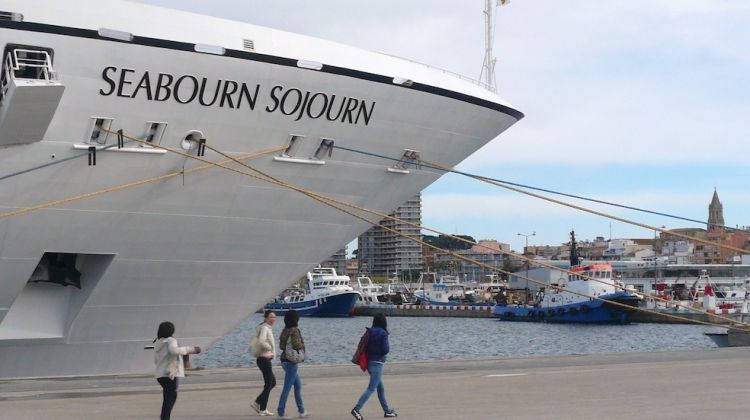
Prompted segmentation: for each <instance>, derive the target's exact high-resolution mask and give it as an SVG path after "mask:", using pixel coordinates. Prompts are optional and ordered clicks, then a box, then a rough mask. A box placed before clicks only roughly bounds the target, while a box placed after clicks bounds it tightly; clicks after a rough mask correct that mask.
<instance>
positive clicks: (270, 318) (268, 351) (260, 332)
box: [253, 311, 276, 416]
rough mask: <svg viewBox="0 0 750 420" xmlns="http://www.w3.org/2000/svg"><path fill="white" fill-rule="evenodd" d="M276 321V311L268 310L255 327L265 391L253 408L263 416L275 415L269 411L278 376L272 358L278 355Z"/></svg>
mask: <svg viewBox="0 0 750 420" xmlns="http://www.w3.org/2000/svg"><path fill="white" fill-rule="evenodd" d="M275 323H276V313H274V312H273V311H266V312H264V313H263V322H261V323H260V324H259V325H258V326H257V327H256V328H255V334H256V337H257V338H258V345H257V349H256V359H255V362H256V363H257V364H258V368H259V369H260V371H261V373H263V391H261V393H260V395H258V397H257V398H256V399H255V401H254V402H253V410H255V412H256V413H258V414H260V415H261V416H273V413H272V412H270V411H268V410H267V409H266V408H267V406H268V396H269V395H270V394H271V389H273V387H275V386H276V377H275V376H273V370H272V369H271V360H273V358H274V357H276V343H275V342H274V339H273V324H275Z"/></svg>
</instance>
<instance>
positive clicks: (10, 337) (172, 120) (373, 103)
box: [0, 0, 523, 378]
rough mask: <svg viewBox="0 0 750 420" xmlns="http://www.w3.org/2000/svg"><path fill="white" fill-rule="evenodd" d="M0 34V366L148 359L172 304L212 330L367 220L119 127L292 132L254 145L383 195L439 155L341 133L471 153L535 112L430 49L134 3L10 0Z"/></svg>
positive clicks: (377, 198)
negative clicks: (437, 61)
mask: <svg viewBox="0 0 750 420" xmlns="http://www.w3.org/2000/svg"><path fill="white" fill-rule="evenodd" d="M0 45H1V46H2V47H3V49H2V54H3V56H2V63H3V64H2V81H1V84H0V88H1V90H0V377H4V378H10V377H31V376H58V375H80V374H106V373H128V372H148V371H150V370H151V369H152V368H153V366H152V364H153V361H152V359H153V356H152V354H151V352H150V351H145V350H144V349H143V348H144V346H146V345H149V344H150V343H151V341H152V340H153V338H154V336H155V334H156V328H157V326H158V324H159V322H161V321H164V320H170V321H173V322H174V323H175V325H176V328H177V336H178V337H179V339H180V342H181V343H182V344H184V345H199V346H202V347H204V348H205V347H206V346H208V345H210V344H211V343H212V342H214V341H215V340H216V339H218V338H219V337H221V336H222V335H223V334H225V333H226V332H227V331H229V330H230V329H231V328H232V327H233V326H235V325H236V324H237V323H238V322H240V321H241V320H243V319H245V318H246V317H248V316H249V315H251V314H252V313H253V312H255V311H256V310H257V309H258V308H260V307H261V306H262V305H263V304H264V303H265V302H267V301H268V300H269V299H271V298H273V296H275V295H276V294H277V293H279V292H280V291H281V290H283V289H284V288H285V287H286V286H288V285H289V284H291V283H292V282H293V281H295V280H296V279H298V278H300V277H301V276H302V275H304V274H305V272H307V271H309V270H310V269H311V268H312V267H314V266H315V265H316V264H318V263H319V262H320V261H322V260H324V259H325V258H326V257H328V256H330V255H331V254H333V253H334V252H335V251H336V250H338V249H340V248H341V247H342V246H343V245H344V244H345V243H347V242H349V241H350V240H352V239H353V238H355V237H356V236H357V235H359V234H360V233H362V232H364V231H365V230H366V229H368V228H369V226H368V224H367V223H364V222H362V221H359V220H356V219H354V218H352V217H351V216H348V215H346V214H343V213H341V212H338V211H336V210H334V209H331V208H329V207H327V206H324V205H322V204H320V203H318V202H316V201H314V200H312V199H310V198H308V197H306V196H304V195H302V194H300V193H297V192H294V191H291V190H288V189H284V188H282V187H278V186H274V185H272V184H269V183H264V182H262V181H259V180H255V179H252V178H249V177H246V176H243V175H240V174H237V173H232V172H229V171H227V170H225V169H221V168H215V167H214V168H210V169H205V170H199V171H194V172H191V171H190V170H191V169H195V168H197V167H199V166H201V165H203V164H202V163H200V162H196V161H194V160H192V159H189V158H186V157H184V156H179V155H177V154H174V153H171V152H167V151H165V150H162V149H158V148H155V147H149V146H147V145H146V146H143V145H142V144H138V143H135V142H128V143H126V144H124V145H123V146H124V147H121V148H118V147H117V143H118V141H117V135H114V134H111V133H112V132H116V131H117V130H123V132H124V133H125V134H126V135H131V136H134V137H137V138H140V139H143V140H145V141H148V142H151V143H153V144H158V145H161V146H164V147H169V148H174V149H180V150H187V152H189V153H191V154H193V155H195V154H196V153H198V152H197V150H198V149H199V147H196V145H198V144H199V143H200V139H205V141H206V144H207V145H209V146H212V147H215V148H216V149H219V150H222V151H226V152H228V153H230V154H232V155H233V156H237V157H239V156H242V155H243V154H249V153H253V152H257V151H261V150H266V149H270V148H274V149H278V150H279V151H278V152H275V153H273V154H268V155H264V156H261V157H258V158H254V159H251V160H248V161H247V162H248V163H249V164H251V165H254V166H255V167H257V168H259V169H261V170H263V171H266V172H267V173H269V174H272V175H273V176H275V177H277V178H279V179H282V180H284V181H286V182H289V183H291V184H294V185H296V186H299V187H301V188H304V189H307V190H311V191H314V192H316V193H320V194H324V195H327V196H331V197H335V198H338V199H341V200H344V201H347V202H351V203H355V204H358V205H361V206H365V207H368V208H373V209H378V210H380V211H384V212H389V211H392V210H393V209H394V208H396V207H397V206H398V205H400V204H401V203H403V202H404V201H406V200H407V199H408V198H410V197H412V196H413V195H414V194H416V193H417V192H419V191H420V190H422V189H423V188H425V187H426V186H428V185H429V184H430V183H432V182H434V181H435V180H436V179H438V178H439V177H440V176H441V173H440V172H438V171H432V170H427V169H425V168H424V167H422V168H417V167H414V166H410V165H406V166H404V165H401V166H399V167H396V168H393V167H392V166H393V165H394V162H392V161H388V160H385V159H382V158H378V157H374V156H368V155H364V154H359V153H352V152H351V151H345V150H343V149H340V148H338V147H346V148H350V149H356V150H361V151H367V152H370V153H374V154H378V155H383V156H389V157H393V158H396V159H398V158H400V157H402V156H404V154H405V153H407V154H408V153H410V152H408V151H418V153H419V155H420V156H421V157H422V158H424V159H429V160H432V161H437V162H442V163H444V164H448V165H456V164H458V163H459V162H460V161H462V160H463V159H465V158H466V157H467V156H469V155H470V154H471V153H473V152H474V151H476V150H477V149H479V148H480V147H482V146H483V145H485V144H486V143H487V142H489V141H490V140H492V139H493V138H495V137H496V136H497V135H499V134H500V133H502V132H503V131H504V130H506V129H507V128H508V127H510V126H511V125H513V124H514V123H515V122H516V121H518V120H519V119H521V118H522V117H523V114H522V113H521V112H519V111H517V110H515V109H514V108H512V107H511V106H510V105H508V104H507V103H506V102H504V101H503V100H502V99H500V98H499V97H498V96H496V95H495V94H494V93H492V92H490V91H487V90H485V89H483V88H482V87H480V86H479V85H477V84H474V83H471V82H469V81H466V80H463V79H460V78H457V77H454V76H453V75H451V74H448V73H447V72H444V71H440V70H437V69H434V68H431V67H428V66H425V65H421V64H417V63H413V62H410V61H408V60H402V59H398V58H394V57H391V56H387V55H383V54H377V53H372V52H367V51H362V50H358V49H355V48H351V47H347V46H344V45H340V44H337V43H333V42H328V41H323V40H319V39H314V38H310V37H307V36H302V35H295V34H291V33H287V32H282V31H277V30H273V29H268V28H263V27H258V26H253V25H249V24H244V23H238V22H233V21H228V20H222V19H217V18H212V17H207V16H201V15H197V14H191V13H186V12H181V11H174V10H168V9H163V8H159V7H152V6H146V5H142V4H137V3H128V2H120V1H108V0H106V1H105V0H96V1H94V0H76V1H74V2H61V1H42V0H0ZM332 145H333V147H332ZM90 148H95V149H96V150H97V151H96V154H95V159H93V157H94V156H92V155H89V156H88V157H87V155H86V154H87V153H91V152H90V151H89V150H90ZM76 156H79V157H76ZM205 159H208V160H211V161H220V160H222V159H224V158H222V157H221V156H219V155H217V154H216V153H213V152H211V151H210V150H207V151H206V153H205ZM92 160H95V162H92ZM234 165H235V167H238V166H237V165H236V164H234ZM183 169H184V174H183V175H181V176H176V177H172V178H168V179H164V180H161V181H158V182H152V183H148V184H145V185H141V186H137V187H133V188H127V189H121V190H117V191H113V192H110V193H106V194H101V195H97V196H94V197H90V198H87V199H83V200H77V201H70V202H65V203H60V204H58V205H55V206H52V207H48V208H43V209H38V210H34V211H30V212H26V213H23V214H17V215H12V216H9V212H13V211H16V210H19V209H24V208H28V207H32V206H36V205H39V204H42V203H47V202H50V201H53V200H58V199H65V198H68V197H72V196H76V195H79V194H83V193H88V192H92V191H98V190H102V189H105V188H109V187H114V186H118V185H122V184H125V183H129V182H134V181H138V180H142V179H145V178H149V177H156V176H159V175H165V174H170V173H175V172H179V171H182V170H183Z"/></svg>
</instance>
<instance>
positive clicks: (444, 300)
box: [414, 275, 494, 306]
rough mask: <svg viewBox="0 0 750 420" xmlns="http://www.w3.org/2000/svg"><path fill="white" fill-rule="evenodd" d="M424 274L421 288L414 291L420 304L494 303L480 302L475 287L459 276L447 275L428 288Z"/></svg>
mask: <svg viewBox="0 0 750 420" xmlns="http://www.w3.org/2000/svg"><path fill="white" fill-rule="evenodd" d="M423 279H424V276H420V283H421V284H420V286H422V287H420V289H419V290H417V291H416V292H414V297H415V299H416V303H417V304H419V305H435V306H473V305H474V306H476V305H482V306H486V305H492V304H494V303H493V302H489V303H487V302H479V301H477V299H476V297H475V291H474V289H473V288H471V287H468V286H467V285H465V284H463V283H461V281H460V279H459V278H458V276H451V275H445V276H441V277H440V278H439V279H438V280H437V281H434V282H433V283H432V288H431V289H430V290H426V289H425V288H424V283H423Z"/></svg>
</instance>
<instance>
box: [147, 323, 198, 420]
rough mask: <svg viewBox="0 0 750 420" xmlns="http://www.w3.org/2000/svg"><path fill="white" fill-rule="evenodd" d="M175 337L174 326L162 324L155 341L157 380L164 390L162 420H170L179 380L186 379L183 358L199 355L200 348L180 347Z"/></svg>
mask: <svg viewBox="0 0 750 420" xmlns="http://www.w3.org/2000/svg"><path fill="white" fill-rule="evenodd" d="M173 335H174V324H172V323H171V322H166V321H165V322H162V323H161V324H159V330H158V331H157V333H156V340H154V363H155V364H156V372H155V376H156V380H157V381H158V382H159V385H161V388H162V390H163V392H162V395H163V397H164V398H163V400H162V403H161V417H160V418H161V420H169V417H170V416H171V414H172V407H174V403H175V401H177V386H178V379H177V378H183V377H185V366H184V365H183V363H182V356H183V355H185V354H198V353H200V352H201V348H200V347H197V346H196V347H192V346H189V347H180V346H178V345H177V340H176V339H175V338H174V337H172V336H173Z"/></svg>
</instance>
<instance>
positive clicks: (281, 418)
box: [276, 414, 292, 420]
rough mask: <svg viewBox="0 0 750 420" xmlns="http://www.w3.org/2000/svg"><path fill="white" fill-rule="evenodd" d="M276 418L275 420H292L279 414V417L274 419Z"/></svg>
mask: <svg viewBox="0 0 750 420" xmlns="http://www.w3.org/2000/svg"><path fill="white" fill-rule="evenodd" d="M276 418H277V419H279V420H292V418H291V417H289V416H285V415H283V414H279V416H278V417H276Z"/></svg>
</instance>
